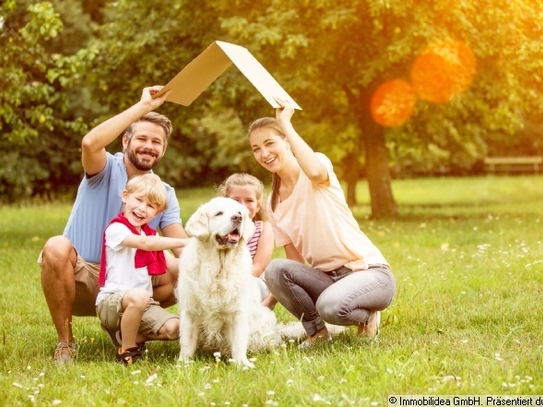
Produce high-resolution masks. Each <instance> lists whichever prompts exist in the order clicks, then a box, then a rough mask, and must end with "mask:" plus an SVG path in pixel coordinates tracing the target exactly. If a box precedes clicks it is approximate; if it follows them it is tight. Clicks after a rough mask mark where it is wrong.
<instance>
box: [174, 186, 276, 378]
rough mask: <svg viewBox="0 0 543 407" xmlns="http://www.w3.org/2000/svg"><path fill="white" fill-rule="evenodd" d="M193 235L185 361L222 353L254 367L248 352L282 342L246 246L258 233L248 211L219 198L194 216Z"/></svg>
mask: <svg viewBox="0 0 543 407" xmlns="http://www.w3.org/2000/svg"><path fill="white" fill-rule="evenodd" d="M185 230H186V232H187V234H188V235H189V236H191V238H190V241H189V243H188V244H187V246H186V247H185V248H184V249H183V253H182V255H181V258H180V263H179V281H178V285H177V292H176V294H177V298H178V304H179V315H180V328H179V331H180V332H179V334H180V335H179V345H180V354H179V360H180V361H183V362H187V361H189V360H190V359H191V358H192V356H193V355H194V353H195V352H196V350H197V349H202V350H205V351H209V352H217V351H218V352H221V353H222V354H225V355H229V356H230V357H231V358H232V359H234V360H235V361H236V363H238V364H242V365H244V366H247V367H250V368H253V367H254V364H253V363H251V362H250V361H249V359H248V358H247V353H248V352H249V351H250V352H253V351H257V350H261V349H265V348H268V347H270V346H272V345H273V344H276V345H277V344H279V343H280V341H281V333H280V330H279V328H278V324H277V319H276V317H275V314H274V313H273V312H272V311H271V310H269V309H268V308H267V307H265V306H263V305H262V304H261V297H260V290H259V289H258V286H257V283H256V281H255V278H254V277H253V276H252V271H251V270H252V259H251V255H250V253H249V249H248V248H247V245H246V242H247V241H248V240H249V239H250V238H251V237H252V235H253V233H254V223H253V222H252V220H251V219H250V218H249V213H248V210H247V208H245V206H243V205H242V204H240V203H238V202H237V201H235V200H233V199H230V198H222V197H220V198H219V197H218V198H213V199H211V200H210V201H209V202H207V203H205V204H203V205H202V206H200V207H199V208H198V209H197V210H196V212H195V213H194V214H193V215H192V216H191V217H190V218H189V220H188V222H187V223H186V225H185Z"/></svg>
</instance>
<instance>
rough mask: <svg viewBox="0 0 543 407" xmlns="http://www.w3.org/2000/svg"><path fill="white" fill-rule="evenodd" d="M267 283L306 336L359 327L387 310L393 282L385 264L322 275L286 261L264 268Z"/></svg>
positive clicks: (272, 262)
mask: <svg viewBox="0 0 543 407" xmlns="http://www.w3.org/2000/svg"><path fill="white" fill-rule="evenodd" d="M265 274H266V283H267V284H268V288H269V289H270V291H271V293H272V294H273V295H274V296H275V298H277V300H278V301H279V302H280V303H281V304H282V305H283V306H284V307H285V308H286V309H287V310H288V311H290V312H291V313H292V314H293V315H294V316H295V317H296V318H298V319H299V320H301V321H302V324H303V326H304V329H305V331H306V332H307V335H308V336H313V335H315V334H316V333H317V332H318V331H319V330H321V329H322V328H324V326H325V325H324V321H326V322H328V323H330V324H334V325H342V326H349V325H360V324H363V323H365V322H366V321H367V320H368V318H369V316H370V313H371V312H372V311H381V310H383V309H385V308H386V307H388V306H389V305H390V303H391V302H392V299H393V298H394V294H395V292H396V281H395V279H394V276H393V275H392V272H391V271H390V268H389V266H388V265H386V264H372V265H370V266H369V268H368V269H367V270H358V271H352V270H351V269H349V268H347V267H340V268H339V269H337V270H333V271H330V272H328V273H325V272H323V271H319V270H316V269H314V268H312V267H309V266H308V265H305V264H302V263H299V262H297V261H294V260H289V259H274V260H272V261H271V262H270V264H269V265H268V267H267V268H266V272H265Z"/></svg>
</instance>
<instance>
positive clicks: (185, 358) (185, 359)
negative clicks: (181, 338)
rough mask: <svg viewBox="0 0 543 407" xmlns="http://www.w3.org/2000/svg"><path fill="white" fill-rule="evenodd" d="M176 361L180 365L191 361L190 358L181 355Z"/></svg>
mask: <svg viewBox="0 0 543 407" xmlns="http://www.w3.org/2000/svg"><path fill="white" fill-rule="evenodd" d="M177 360H178V361H179V362H181V363H192V359H191V358H190V356H187V355H183V354H180V355H179V358H178V359H177Z"/></svg>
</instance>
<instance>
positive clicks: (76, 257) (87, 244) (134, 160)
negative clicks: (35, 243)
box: [38, 86, 187, 363]
mask: <svg viewBox="0 0 543 407" xmlns="http://www.w3.org/2000/svg"><path fill="white" fill-rule="evenodd" d="M161 88H162V87H160V86H154V87H149V88H145V89H144V90H143V93H142V96H141V99H140V100H139V102H137V103H136V104H135V105H133V106H132V107H130V108H128V109H127V110H125V111H124V112H121V113H120V114H118V115H117V116H114V117H112V118H110V119H109V120H107V121H105V122H104V123H102V124H100V125H98V126H97V127H96V128H94V129H93V130H91V131H90V132H89V133H88V134H87V135H86V136H85V137H84V138H83V140H82V143H81V149H82V151H81V162H82V164H83V169H84V170H85V176H84V178H83V180H82V181H81V184H80V185H79V189H78V191H77V197H76V200H75V203H74V206H73V208H72V213H71V214H70V218H69V219H68V223H67V225H66V228H65V229H64V233H63V235H62V236H54V237H52V238H50V239H49V240H48V241H47V242H46V244H45V246H44V248H43V251H42V253H41V254H40V258H39V259H38V262H39V264H40V265H41V268H42V271H41V284H42V288H43V293H44V296H45V300H46V301H47V305H48V307H49V312H50V313H51V316H52V318H53V323H54V324H55V328H56V330H57V334H58V343H57V347H56V349H55V353H54V356H53V357H54V359H55V361H57V362H58V363H68V362H71V361H72V360H73V359H74V358H75V356H76V348H75V341H74V337H73V332H72V316H73V315H76V316H96V311H95V301H96V296H97V294H98V291H99V288H100V287H99V284H98V274H99V269H100V252H101V247H102V234H103V231H104V229H105V227H106V226H107V224H108V223H109V221H110V220H111V219H113V218H114V217H115V216H117V214H118V213H119V212H120V210H121V207H122V201H121V193H122V191H123V189H124V188H125V186H126V183H127V181H128V180H129V179H130V178H132V177H134V176H136V175H140V174H144V173H147V172H150V171H151V169H152V168H154V166H155V165H156V164H158V163H159V162H160V160H161V159H162V157H163V156H164V153H165V152H166V147H167V144H168V137H169V136H170V134H171V130H172V126H171V122H170V120H169V119H168V118H166V117H165V116H163V115H160V114H158V113H155V112H153V111H154V110H155V109H156V108H158V107H159V106H161V105H162V104H163V103H164V101H165V99H166V97H167V96H168V94H169V92H167V93H166V94H164V95H162V96H160V97H156V98H155V97H154V95H155V94H156V93H157V92H158V91H160V89H161ZM123 132H124V133H123ZM121 133H123V136H122V145H123V152H122V153H117V154H115V155H112V154H110V153H108V152H106V146H107V145H109V144H110V143H111V142H113V141H114V140H115V139H116V138H117V137H118V136H119V135H120V134H121ZM165 185H166V189H167V192H168V209H167V210H166V211H165V212H163V213H161V214H160V215H158V216H157V217H155V218H154V219H153V220H152V221H151V222H150V223H149V224H150V226H151V227H153V228H154V229H158V228H160V230H161V232H162V235H164V236H169V237H177V238H186V237H187V234H186V233H185V230H184V229H183V226H182V224H181V218H180V215H179V212H180V211H179V203H178V201H177V198H176V195H175V191H174V189H173V188H172V187H171V186H169V185H167V184H165ZM173 252H174V254H175V256H176V257H179V255H180V254H181V248H178V249H175V250H173ZM167 254H168V256H167V266H168V267H167V268H168V271H167V273H166V274H163V275H160V276H157V277H155V278H154V280H153V298H154V299H155V300H156V301H158V302H160V304H161V306H163V307H167V306H170V305H172V304H174V303H175V294H174V287H175V284H176V282H177V276H178V261H177V259H175V258H174V257H173V256H172V255H170V254H169V253H167Z"/></svg>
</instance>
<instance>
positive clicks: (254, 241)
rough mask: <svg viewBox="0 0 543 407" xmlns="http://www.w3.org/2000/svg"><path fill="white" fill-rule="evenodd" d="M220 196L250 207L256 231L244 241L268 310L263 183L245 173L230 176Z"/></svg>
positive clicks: (269, 241) (268, 235)
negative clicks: (265, 275) (265, 277)
mask: <svg viewBox="0 0 543 407" xmlns="http://www.w3.org/2000/svg"><path fill="white" fill-rule="evenodd" d="M218 190H219V194H220V195H221V196H224V197H227V198H232V199H234V200H236V201H238V202H239V203H241V204H243V205H244V206H245V207H246V208H247V209H249V216H250V217H251V219H252V220H253V222H254V223H255V227H256V230H255V233H254V235H253V237H252V238H251V240H250V241H249V242H247V246H248V247H249V251H250V252H251V257H252V258H253V276H255V278H256V279H257V282H258V287H259V288H260V294H261V296H262V304H263V305H265V306H267V307H268V308H270V309H273V307H274V306H275V304H276V301H275V299H274V298H273V296H272V295H270V290H269V289H268V286H267V285H266V281H265V279H264V269H265V268H266V266H267V265H268V263H269V262H270V261H271V258H272V254H273V233H272V229H271V226H270V223H269V222H268V215H267V212H266V209H265V204H264V184H263V183H262V181H260V180H259V179H258V178H256V177H254V176H252V175H249V174H244V173H236V174H232V175H230V176H229V177H228V178H227V179H226V180H225V181H224V182H223V183H222V184H221V185H220V186H219V188H218Z"/></svg>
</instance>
